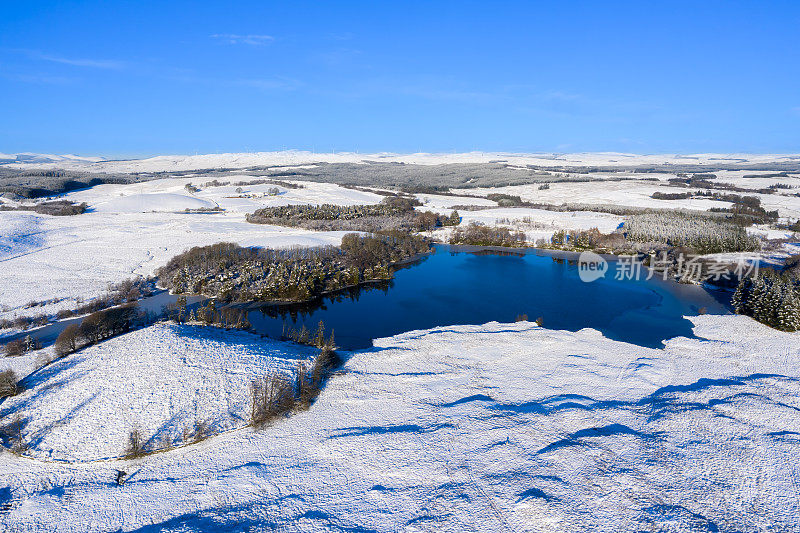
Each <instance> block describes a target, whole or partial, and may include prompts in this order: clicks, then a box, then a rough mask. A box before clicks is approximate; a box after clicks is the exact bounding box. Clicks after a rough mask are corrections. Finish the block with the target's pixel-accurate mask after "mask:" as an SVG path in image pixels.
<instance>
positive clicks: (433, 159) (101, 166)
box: [0, 150, 800, 172]
mask: <svg viewBox="0 0 800 533" xmlns="http://www.w3.org/2000/svg"><path fill="white" fill-rule="evenodd" d="M367 161H382V162H398V163H413V164H421V165H439V164H445V163H492V162H503V163H508V164H511V165H521V166H525V165H537V166H542V167H564V166H566V167H569V166H576V167H577V166H601V167H602V166H605V167H620V166H637V165H739V164H742V165H744V164H756V163H786V162H799V161H800V154H740V153H734V154H691V155H689V154H687V155H680V154H650V155H642V154H630V153H617V152H596V153H592V152H587V153H574V154H560V153H510V152H467V153H415V154H399V153H391V152H380V153H356V152H334V153H315V152H308V151H301V150H286V151H278V152H252V153H223V154H201V155H161V156H156V157H150V158H145V159H130V160H107V159H104V158H101V157H78V156H70V155H65V156H54V155H38V154H15V155H8V154H5V155H0V164H2V163H5V164H7V165H8V166H10V167H14V168H42V169H45V168H63V169H71V170H84V171H89V172H164V171H191V170H203V169H213V168H246V167H252V166H278V165H307V164H312V163H322V162H325V163H364V162H367Z"/></svg>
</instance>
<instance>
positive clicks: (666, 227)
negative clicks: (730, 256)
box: [623, 212, 761, 254]
mask: <svg viewBox="0 0 800 533" xmlns="http://www.w3.org/2000/svg"><path fill="white" fill-rule="evenodd" d="M623 232H624V234H625V236H626V238H627V239H628V240H631V241H634V242H648V243H649V242H655V243H663V244H667V245H669V246H672V247H684V248H690V249H692V250H694V251H696V252H697V253H700V254H714V253H723V252H752V251H756V250H760V249H761V241H760V240H759V239H758V237H756V236H754V235H748V234H747V231H745V229H744V228H742V227H741V226H737V225H736V224H732V223H730V222H727V221H724V220H720V219H715V218H712V217H703V216H698V215H694V214H686V213H681V212H675V213H645V214H641V215H633V216H630V217H628V219H627V220H626V221H625V225H624V226H623Z"/></svg>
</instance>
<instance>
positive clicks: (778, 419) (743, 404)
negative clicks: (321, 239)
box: [0, 316, 800, 532]
mask: <svg viewBox="0 0 800 533" xmlns="http://www.w3.org/2000/svg"><path fill="white" fill-rule="evenodd" d="M692 320H693V321H694V322H695V324H696V329H695V332H696V334H697V335H698V336H699V337H701V339H686V338H677V339H673V340H671V341H668V343H667V347H666V348H665V349H663V350H654V349H648V348H641V347H637V346H632V345H628V344H624V343H620V342H616V341H610V340H608V339H605V338H603V337H602V336H601V335H600V334H599V333H597V332H595V331H592V330H583V331H580V332H577V333H569V332H564V331H552V330H547V329H544V328H540V327H537V326H535V325H533V324H530V323H516V324H498V323H489V324H485V325H483V326H455V327H446V328H438V329H435V330H431V331H427V332H423V331H416V332H408V333H406V334H402V335H399V336H397V337H394V338H389V339H383V340H379V341H377V342H376V348H374V349H371V350H367V351H364V352H361V353H356V354H353V355H352V356H351V357H350V359H349V360H348V361H347V363H346V364H345V366H344V369H343V371H342V374H343V375H339V376H334V377H333V378H332V379H331V380H330V381H329V384H328V386H327V387H326V389H325V390H324V391H323V393H322V395H321V396H320V398H319V400H318V401H317V403H316V404H314V405H313V406H312V408H311V409H310V410H309V411H306V412H301V413H298V414H296V415H294V416H292V417H290V418H288V419H285V420H281V421H279V422H277V423H276V424H274V425H273V426H271V427H268V428H266V429H264V430H261V431H253V430H252V429H250V428H244V429H241V430H236V431H232V432H228V433H225V434H223V435H220V436H218V437H213V438H211V439H209V440H207V441H205V442H202V443H200V444H197V445H192V446H190V447H186V448H179V449H176V450H173V451H169V452H166V453H160V454H156V455H154V456H150V457H147V458H144V459H139V460H134V461H100V462H77V463H73V464H68V465H65V464H58V463H50V462H47V461H43V460H34V459H26V458H18V457H16V456H12V455H10V454H7V453H6V454H3V455H0V509H2V510H0V525H1V526H2V529H3V530H5V531H27V530H31V529H46V530H49V531H80V532H84V531H111V530H125V531H130V530H141V529H143V530H148V531H150V530H152V531H156V530H159V531H161V530H166V531H198V530H237V531H240V530H241V531H244V530H251V529H257V530H258V529H259V528H266V529H273V528H278V529H281V530H289V531H291V530H303V531H308V530H336V531H339V530H348V531H398V530H411V531H414V530H425V531H464V530H480V531H490V530H491V531H504V530H515V531H520V530H524V531H574V530H593V531H630V530H648V531H649V530H704V531H705V530H710V531H716V530H720V531H733V530H739V531H755V530H776V531H789V530H797V529H798V528H800V521H798V516H800V502H798V497H797V494H798V486H797V477H798V475H800V471H799V470H800V467H798V465H797V462H796V460H795V458H796V456H797V453H798V450H799V449H800V448H799V447H800V441H798V438H797V437H798V435H800V414H798V413H800V400H798V398H799V397H800V396H798V393H800V382H799V381H798V379H799V378H800V376H798V373H797V368H798V362H799V361H800V343H798V342H797V336H796V335H791V334H786V333H780V332H776V331H774V330H771V329H769V328H767V327H765V326H761V325H759V324H757V323H756V322H754V321H752V320H750V319H749V318H746V317H740V316H724V317H721V316H701V317H696V318H693V319H692ZM168 348H169V349H170V350H178V351H180V350H182V349H183V348H182V347H181V346H180V344H174V343H173V344H170V345H169V346H168ZM191 349H192V348H191V347H190V348H187V350H191ZM97 350H101V349H100V348H98V349H97ZM168 351H169V350H168ZM131 353H132V352H127V354H126V352H123V353H122V354H121V355H120V357H121V358H123V359H124V360H125V361H128V360H129V358H130V356H131ZM98 355H100V356H101V358H102V359H101V360H102V361H104V362H102V363H101V365H100V366H99V368H97V369H94V368H90V366H89V363H88V361H86V362H79V363H78V364H76V365H74V366H73V367H72V368H71V369H70V370H69V371H71V372H76V373H80V372H81V371H83V374H82V376H81V379H82V380H83V381H82V383H83V387H81V388H80V389H78V391H80V392H82V393H83V395H77V394H76V393H75V392H76V389H74V388H73V389H70V388H64V387H63V386H62V387H52V388H50V389H49V391H48V394H49V396H51V398H50V399H47V400H41V402H40V403H39V404H38V405H37V408H38V409H40V411H36V410H34V411H33V412H34V413H39V415H40V416H47V417H48V419H49V420H59V419H60V412H59V411H56V412H49V410H50V409H56V406H57V405H58V402H59V398H60V399H61V401H62V402H63V403H64V405H63V407H60V410H61V411H63V412H64V413H68V416H69V417H71V418H73V419H74V420H75V421H79V422H80V431H81V432H82V434H91V433H92V431H99V432H100V433H98V436H99V437H103V433H102V431H101V430H100V429H99V428H101V427H102V425H103V424H104V423H105V418H103V419H100V420H98V419H96V418H92V417H91V416H88V414H87V415H83V414H82V413H81V410H86V411H87V413H89V412H92V411H93V410H94V409H98V408H97V407H95V406H94V404H95V402H100V401H101V400H100V398H97V399H95V400H93V401H92V400H91V399H89V400H88V401H87V400H86V399H85V398H84V396H85V397H88V398H91V394H92V392H93V391H97V390H101V389H102V387H101V386H100V385H94V386H90V385H91V383H92V381H95V380H100V381H101V382H105V380H106V379H108V378H109V377H110V376H106V375H105V372H106V371H108V370H110V369H111V368H113V367H110V366H108V365H109V364H111V363H110V358H111V354H110V353H107V354H105V355H101V354H99V353H98ZM167 357H168V360H172V361H174V360H175V359H174V358H175V357H176V356H175V355H168V356H167ZM204 357H209V358H212V359H210V360H214V359H213V357H214V356H203V355H197V359H195V361H197V362H201V361H203V360H206V359H204ZM217 361H218V360H217ZM237 361H238V359H237ZM68 362H69V360H66V361H65V362H64V364H67V363H68ZM124 364H125V363H124V362H118V363H116V365H118V366H123V365H124ZM217 364H219V363H217ZM81 365H83V368H81ZM232 368H236V364H233V365H232ZM227 371H228V370H227V366H226V372H227ZM148 372H151V373H152V372H155V370H149V371H148ZM205 372H206V370H193V371H192V374H191V375H192V376H194V377H193V378H192V381H191V383H198V381H197V379H198V378H197V376H200V375H203V374H204V373H205ZM213 372H214V371H213V365H212V368H209V369H208V373H213ZM167 375H169V376H172V375H174V374H173V371H171V370H170V371H169V372H168V374H167ZM51 379H53V380H58V379H59V378H58V377H57V376H55V375H54V376H53V377H52V378H51ZM117 379H126V378H125V377H120V378H117ZM220 381H224V380H220ZM42 385H44V382H42ZM180 386H184V385H180ZM185 386H188V387H193V386H194V385H191V384H190V385H185ZM207 386H208V388H209V390H210V388H213V387H214V386H219V387H223V386H224V384H223V383H220V382H216V383H213V384H212V383H209V384H208V385H207ZM139 387H145V388H144V389H141V388H139ZM84 388H88V390H85V391H84V390H83V389H84ZM221 392H222V391H221ZM106 394H108V395H109V396H110V393H106ZM117 395H118V396H119V398H118V399H117V400H115V401H114V403H113V405H114V406H115V408H116V409H119V410H122V411H123V412H124V411H125V407H126V406H127V405H130V406H133V407H134V408H135V407H138V406H142V405H145V404H146V403H147V402H146V398H149V397H150V396H158V395H159V392H158V391H157V390H155V391H154V390H153V387H150V386H148V384H147V383H146V381H144V380H143V381H139V380H135V381H134V380H132V381H131V386H129V387H123V388H121V389H120V390H118V391H117ZM23 399H24V398H23ZM48 404H49V405H48ZM156 404H157V405H163V402H160V401H158V402H156ZM109 409H111V408H109ZM101 412H106V411H105V409H103V410H101ZM133 414H136V413H133ZM164 414H166V412H165V413H164ZM31 423H34V424H42V425H43V424H45V422H39V421H36V420H32V421H31ZM56 426H57V424H56ZM51 431H53V432H54V433H56V434H59V433H61V434H66V432H67V430H66V429H62V428H59V427H54V428H53V429H52V430H51ZM75 431H77V430H75ZM84 438H85V437H84ZM116 469H121V470H124V471H125V472H127V473H128V475H129V480H128V482H127V483H126V484H125V485H124V486H123V487H118V486H116V485H115V482H114V480H115V477H116Z"/></svg>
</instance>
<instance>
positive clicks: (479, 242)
mask: <svg viewBox="0 0 800 533" xmlns="http://www.w3.org/2000/svg"><path fill="white" fill-rule="evenodd" d="M525 243H526V237H525V233H524V232H522V231H516V232H512V231H510V230H509V229H508V228H502V227H489V226H484V225H483V224H478V223H476V222H470V223H469V225H468V226H466V227H463V226H459V227H457V228H455V229H454V230H453V234H452V235H451V236H450V244H469V245H473V246H524V245H525Z"/></svg>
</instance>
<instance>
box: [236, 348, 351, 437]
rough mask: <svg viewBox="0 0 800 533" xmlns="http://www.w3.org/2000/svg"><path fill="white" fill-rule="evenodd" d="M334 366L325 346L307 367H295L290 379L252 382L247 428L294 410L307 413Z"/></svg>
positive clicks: (331, 351)
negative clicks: (248, 425)
mask: <svg viewBox="0 0 800 533" xmlns="http://www.w3.org/2000/svg"><path fill="white" fill-rule="evenodd" d="M338 362H339V359H338V356H337V355H336V352H335V351H334V349H333V347H332V346H329V345H326V346H323V347H322V348H321V349H320V352H319V354H318V355H317V357H316V358H315V359H314V362H313V363H311V365H310V366H309V365H306V364H303V363H301V364H299V365H298V366H297V369H296V371H295V373H294V375H293V376H291V377H290V376H286V375H285V374H281V373H275V374H270V375H267V376H265V377H263V378H261V379H257V380H254V381H253V382H252V383H251V385H250V424H251V425H252V426H254V427H256V428H258V427H261V426H264V425H265V424H268V423H269V422H272V421H273V420H276V419H278V418H280V417H283V416H287V415H288V414H289V413H291V412H292V411H293V410H295V409H308V408H309V407H310V406H311V404H312V403H314V400H316V399H317V397H318V396H319V393H320V391H321V390H322V387H323V386H324V384H325V381H326V380H327V378H328V377H329V376H330V373H331V371H332V370H333V369H334V368H335V367H336V365H337V364H338Z"/></svg>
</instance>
